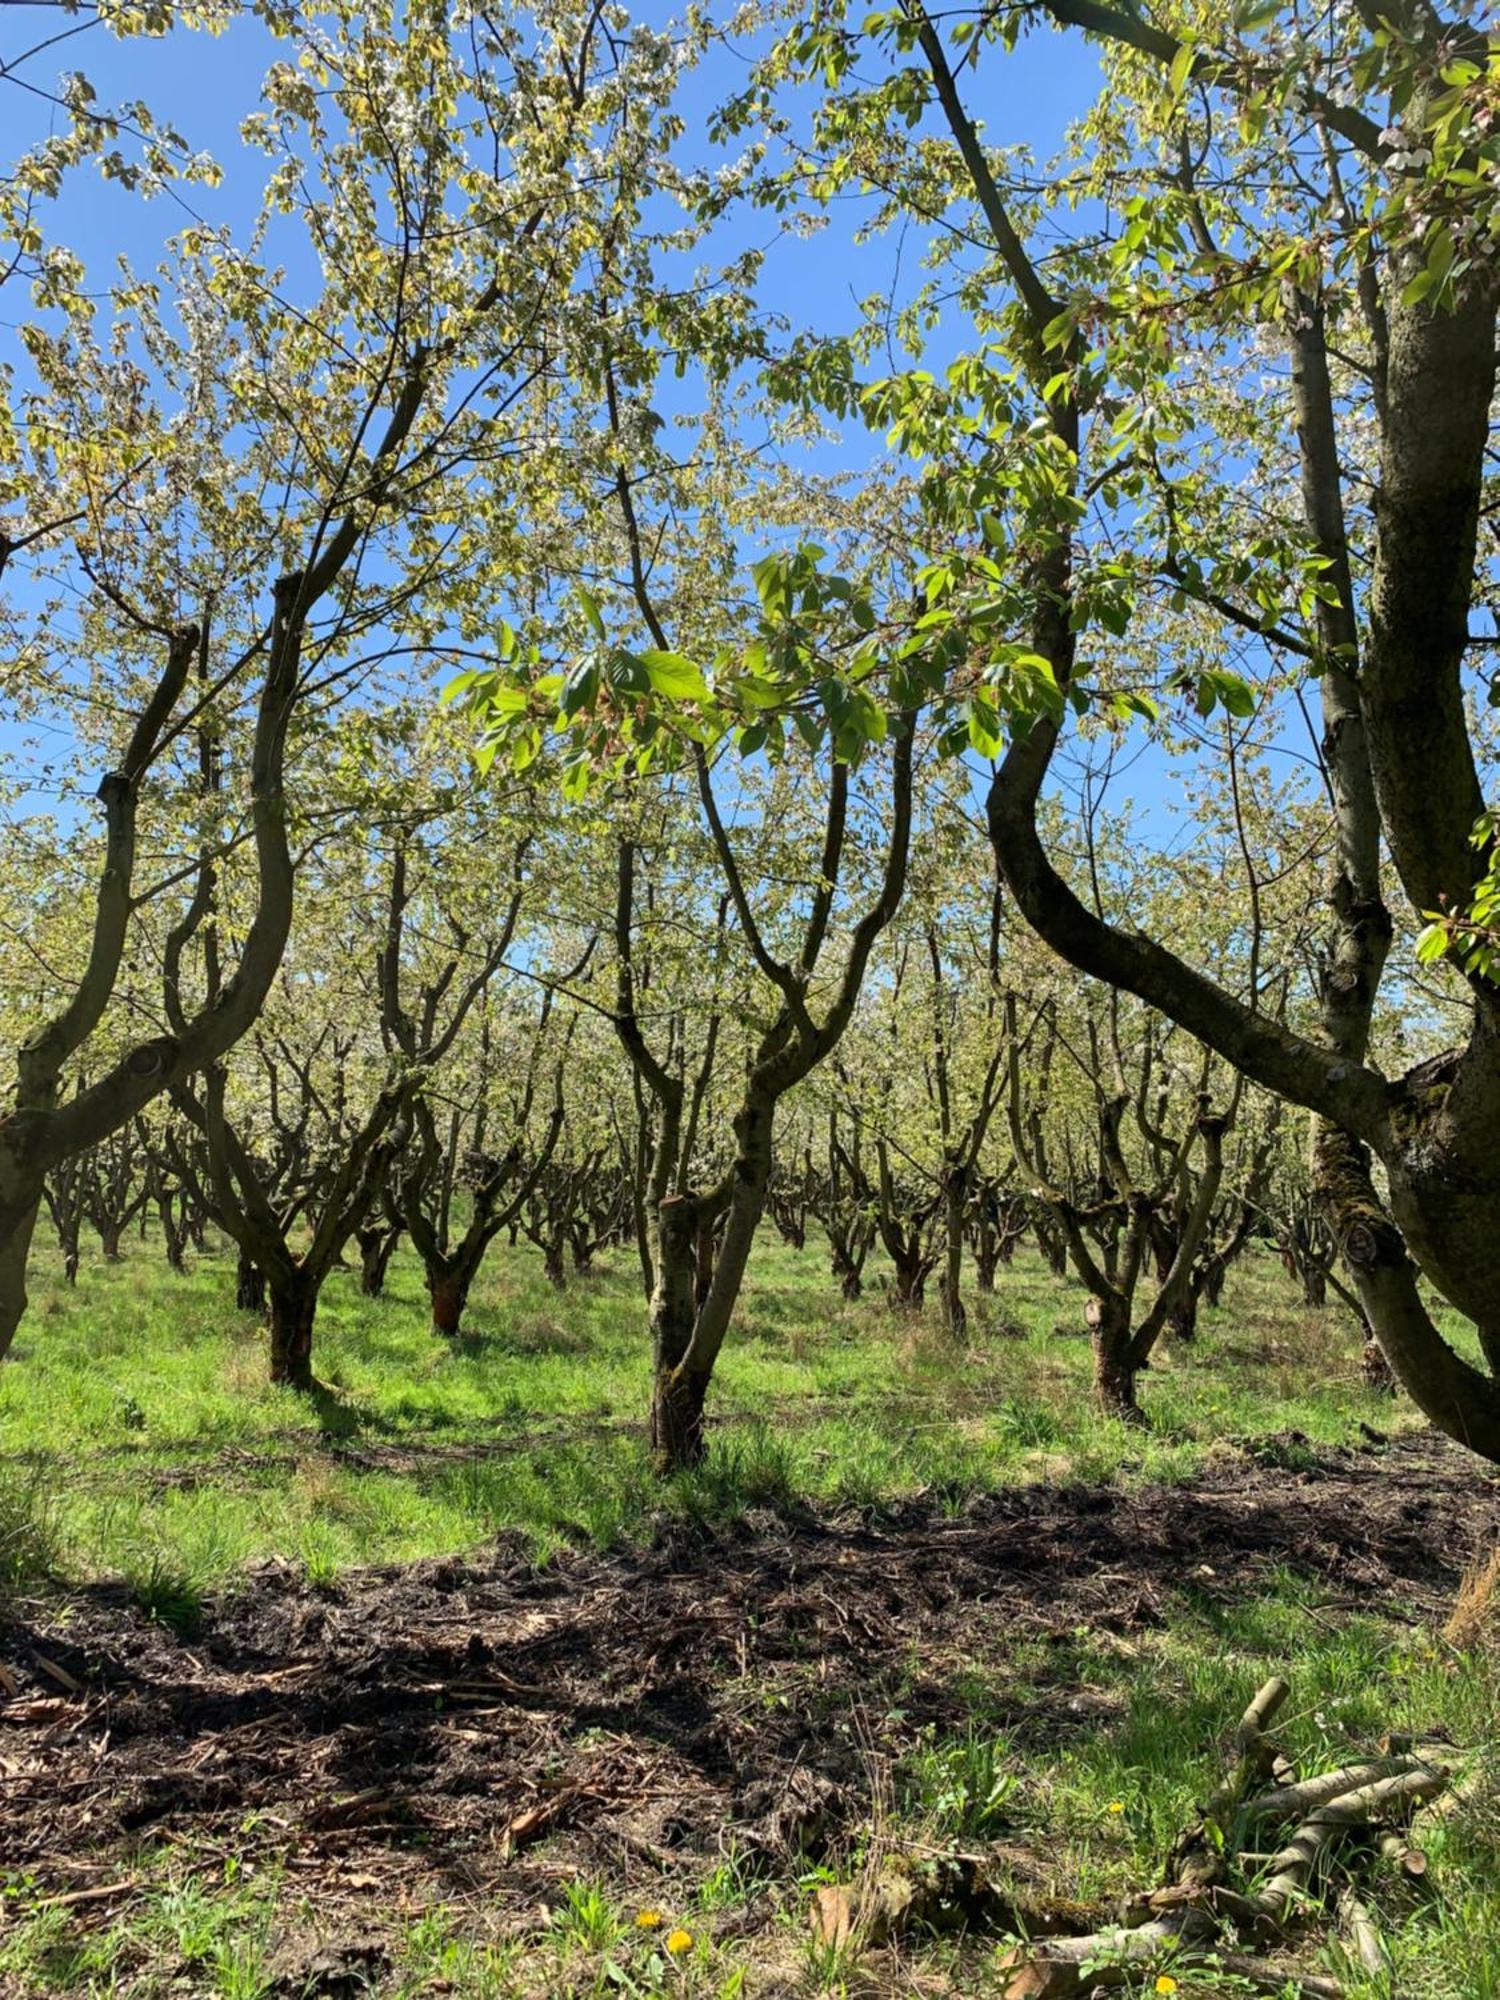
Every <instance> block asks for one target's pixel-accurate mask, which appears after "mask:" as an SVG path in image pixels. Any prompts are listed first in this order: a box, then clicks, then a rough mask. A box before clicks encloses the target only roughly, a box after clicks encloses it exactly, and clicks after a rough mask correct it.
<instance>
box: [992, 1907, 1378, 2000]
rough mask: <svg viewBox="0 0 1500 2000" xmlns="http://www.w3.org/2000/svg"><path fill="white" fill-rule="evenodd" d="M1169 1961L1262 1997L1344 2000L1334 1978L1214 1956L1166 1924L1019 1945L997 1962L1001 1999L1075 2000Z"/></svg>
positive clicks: (1204, 1943)
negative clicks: (1212, 1973)
mask: <svg viewBox="0 0 1500 2000" xmlns="http://www.w3.org/2000/svg"><path fill="white" fill-rule="evenodd" d="M1168 1958H1169V1959H1170V1962H1171V1964H1172V1966H1173V1967H1174V1968H1178V1969H1181V1970H1183V1971H1185V1972H1186V1971H1189V1970H1191V1969H1192V1968H1193V1967H1194V1966H1195V1965H1198V1966H1204V1967H1208V1968H1211V1969H1213V1970H1216V1971H1220V1972H1225V1973H1228V1974H1230V1975H1231V1977H1233V1978H1235V1979H1241V1980H1244V1981H1245V1982H1246V1984H1247V1985H1250V1986H1254V1987H1256V1988H1258V1989H1259V1990H1260V1991H1261V1992H1262V1993H1275V1994H1281V1993H1285V1992H1286V1991H1287V1989H1288V1987H1290V1988H1291V1989H1292V1990H1293V1991H1295V1992H1297V1993H1300V1994H1303V1995H1305V1996H1306V2000H1343V1993H1344V1989H1343V1987H1342V1986H1341V1985H1340V1984H1339V1982H1338V1980H1336V1979H1327V1978H1324V1977H1323V1976H1322V1975H1321V1974H1319V1973H1308V1972H1292V1971H1288V1970H1286V1969H1285V1968H1284V1967H1282V1966H1279V1965H1273V1964H1271V1962H1270V1960H1269V1959H1264V1958H1251V1957H1247V1956H1246V1955H1245V1954H1244V1953H1241V1952H1221V1951H1216V1950H1215V1949H1214V1948H1213V1943H1212V1940H1211V1939H1209V1940H1203V1939H1200V1940H1199V1941H1198V1942H1197V1943H1196V1944H1194V1943H1192V1942H1190V1941H1189V1940H1188V1939H1187V1938H1185V1937H1184V1936H1183V1934H1182V1932H1181V1930H1179V1929H1178V1928H1177V1927H1176V1926H1174V1925H1171V1924H1167V1923H1158V1924H1146V1925H1143V1926H1142V1927H1141V1929H1139V1930H1134V1931H1126V1930H1116V1931H1098V1932H1095V1933H1094V1935H1093V1936H1091V1937H1081V1938H1050V1939H1048V1940H1047V1941H1046V1942H1045V1943H1044V1944H1023V1945H1016V1946H1014V1947H1013V1948H1012V1949H1011V1950H1010V1951H1008V1952H1006V1953H1005V1954H1004V1955H1003V1957H1001V1958H1000V1960H999V1961H998V1965H997V1969H998V1971H999V1974H1000V1994H1001V2000H1072V1996H1074V1995H1077V1994H1080V1993H1085V1992H1089V1993H1091V1992H1093V1991H1094V1990H1095V1989H1096V1988H1098V1987H1110V1986H1124V1985H1125V1984H1127V1983H1128V1982H1129V1981H1130V1980H1131V1979H1132V1977H1133V1976H1134V1975H1135V1974H1137V1973H1138V1972H1139V1971H1140V1969H1141V1967H1142V1966H1151V1965H1153V1964H1155V1963H1157V1962H1158V1961H1161V1960H1166V1959H1168ZM1085 1966H1087V1967H1088V1971H1087V1972H1085V1971H1084V1967H1085Z"/></svg>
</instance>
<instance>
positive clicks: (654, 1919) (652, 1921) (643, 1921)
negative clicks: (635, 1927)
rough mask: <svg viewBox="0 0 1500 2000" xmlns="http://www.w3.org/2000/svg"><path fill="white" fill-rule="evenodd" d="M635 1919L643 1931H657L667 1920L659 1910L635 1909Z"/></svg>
mask: <svg viewBox="0 0 1500 2000" xmlns="http://www.w3.org/2000/svg"><path fill="white" fill-rule="evenodd" d="M635 1920H636V1922H637V1923H638V1924H639V1925H640V1927H641V1929H642V1930H643V1931H657V1930H660V1929H661V1927H662V1925H663V1924H664V1923H665V1922H666V1921H667V1920H666V1918H665V1917H664V1916H663V1915H662V1913H661V1911H660V1910H637V1911H636V1913H635Z"/></svg>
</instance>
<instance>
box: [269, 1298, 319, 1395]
mask: <svg viewBox="0 0 1500 2000" xmlns="http://www.w3.org/2000/svg"><path fill="white" fill-rule="evenodd" d="M317 1311H318V1291H317V1287H316V1286H315V1285H309V1284H305V1283H299V1284H292V1285H289V1286H285V1287H283V1286H278V1285H275V1284H273V1285H272V1286H271V1288H270V1327H271V1380H272V1381H273V1382H275V1383H278V1384H279V1385H281V1386H282V1387H284V1388H287V1389H298V1390H302V1391H304V1392H305V1391H307V1390H309V1389H312V1388H315V1387H316V1383H315V1382H314V1380H313V1372H312V1337H313V1321H314V1319H315V1318H316V1317H317Z"/></svg>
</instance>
